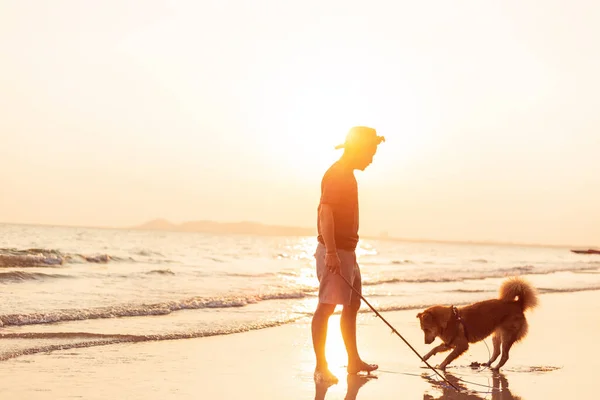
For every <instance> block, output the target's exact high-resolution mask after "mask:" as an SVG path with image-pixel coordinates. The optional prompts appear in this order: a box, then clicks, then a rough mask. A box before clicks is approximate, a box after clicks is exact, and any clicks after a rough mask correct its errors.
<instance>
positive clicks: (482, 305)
mask: <svg viewBox="0 0 600 400" xmlns="http://www.w3.org/2000/svg"><path fill="white" fill-rule="evenodd" d="M537 303H538V299H537V293H536V290H535V289H534V288H533V287H532V286H531V285H530V284H529V283H528V282H527V281H526V280H524V279H522V278H518V277H514V278H509V279H507V280H505V281H504V282H503V283H502V286H501V287H500V291H499V298H498V299H492V300H485V301H480V302H477V303H473V304H471V305H468V306H465V307H460V308H456V307H454V306H433V307H429V308H428V309H426V310H425V311H423V312H421V313H419V314H418V315H417V318H419V320H420V322H421V329H422V330H423V332H424V334H425V344H431V343H433V341H434V340H435V338H436V337H439V338H440V339H442V341H443V343H442V344H440V345H439V346H436V347H435V348H433V349H432V350H431V351H430V352H429V353H427V354H426V355H425V357H423V359H425V360H427V359H428V358H429V357H431V356H433V355H435V354H437V353H439V352H441V351H448V350H450V349H453V350H452V352H451V353H450V354H449V355H448V357H446V359H445V360H444V361H443V362H442V363H441V364H440V365H439V368H440V369H445V368H446V366H447V365H448V364H450V363H451V362H452V361H453V360H454V359H456V358H457V357H459V356H460V355H462V354H463V353H464V352H465V351H467V350H468V348H469V343H475V342H479V341H480V340H483V339H485V338H487V337H488V336H489V335H491V334H492V333H493V334H494V337H493V343H494V353H493V354H492V357H491V358H490V360H489V361H488V362H487V363H486V364H485V365H487V366H488V367H489V366H491V365H492V363H493V362H494V361H496V359H497V358H498V356H499V355H500V347H501V346H502V357H501V358H500V361H499V362H498V364H497V365H496V366H495V367H494V368H492V369H493V370H496V371H497V370H499V369H500V368H501V367H502V366H503V365H504V364H505V363H506V361H507V360H508V352H509V351H510V348H511V346H512V345H513V344H514V343H515V342H517V341H519V340H522V339H523V338H524V337H525V336H526V335H527V320H526V319H525V315H524V312H525V311H526V310H528V309H532V308H534V307H535V306H537Z"/></svg>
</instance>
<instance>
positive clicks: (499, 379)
mask: <svg viewBox="0 0 600 400" xmlns="http://www.w3.org/2000/svg"><path fill="white" fill-rule="evenodd" d="M445 377H446V379H448V381H449V382H450V383H452V384H453V385H454V386H456V387H457V388H459V389H460V390H461V391H460V392H457V391H456V390H454V389H453V388H451V387H450V386H449V385H447V384H445V383H444V382H442V381H440V380H439V379H434V378H432V377H431V375H423V379H425V380H426V381H428V382H429V383H430V384H431V385H432V386H433V387H435V388H436V389H439V390H441V391H442V394H441V395H440V396H437V397H434V396H432V395H431V394H428V393H425V394H423V400H483V399H490V396H491V400H523V399H522V398H521V397H519V396H515V395H513V394H512V393H511V392H510V389H509V388H508V380H507V379H506V376H504V374H502V373H500V372H494V373H493V375H492V384H491V387H484V386H478V387H477V388H476V389H474V388H473V387H471V390H469V389H468V388H467V387H466V386H465V385H464V383H463V382H464V381H461V379H460V378H458V377H456V376H454V375H452V374H451V373H449V372H446V373H445Z"/></svg>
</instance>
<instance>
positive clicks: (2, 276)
mask: <svg viewBox="0 0 600 400" xmlns="http://www.w3.org/2000/svg"><path fill="white" fill-rule="evenodd" d="M65 278H67V279H68V278H73V277H72V276H70V275H62V274H45V273H42V272H25V271H10V272H0V283H1V282H7V281H31V280H45V279H65Z"/></svg>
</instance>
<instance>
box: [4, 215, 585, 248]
mask: <svg viewBox="0 0 600 400" xmlns="http://www.w3.org/2000/svg"><path fill="white" fill-rule="evenodd" d="M153 221H165V222H168V223H170V224H173V225H174V229H149V228H143V225H144V224H148V223H150V222H153ZM189 222H212V223H216V224H221V225H226V224H243V223H246V224H248V223H249V224H255V225H262V226H267V227H275V228H290V229H303V230H315V233H314V236H316V229H314V228H309V227H301V226H292V225H272V224H265V223H263V222H258V221H237V222H224V221H215V220H189V221H184V222H180V223H174V222H171V221H169V220H167V219H165V218H155V219H152V220H149V221H146V222H143V223H141V224H138V225H134V226H100V225H86V224H83V225H69V224H48V223H26V222H2V221H0V225H25V226H43V227H55V228H88V229H107V230H140V231H143V230H146V231H167V232H182V233H202V231H184V230H178V229H176V228H177V226H179V225H183V224H185V223H189ZM204 233H215V234H216V233H219V234H227V233H226V232H204ZM231 234H238V235H243V234H245V233H238V232H232V233H231ZM246 234H248V235H257V236H312V235H285V234H272V235H264V234H260V233H246ZM360 238H361V239H371V240H388V241H397V242H419V243H447V244H471V245H498V246H524V247H552V248H569V249H570V248H573V249H576V248H586V247H587V248H588V249H592V248H594V246H592V245H573V244H543V243H526V242H506V241H493V240H470V239H463V240H454V239H439V238H407V237H397V236H381V235H369V234H365V235H360Z"/></svg>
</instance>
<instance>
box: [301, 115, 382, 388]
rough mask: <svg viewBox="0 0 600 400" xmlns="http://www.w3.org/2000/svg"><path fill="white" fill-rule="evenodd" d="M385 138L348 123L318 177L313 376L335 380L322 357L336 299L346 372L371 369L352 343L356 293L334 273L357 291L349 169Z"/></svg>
mask: <svg viewBox="0 0 600 400" xmlns="http://www.w3.org/2000/svg"><path fill="white" fill-rule="evenodd" d="M383 141H385V138H384V137H382V136H377V132H376V131H375V129H373V128H368V127H364V126H358V127H354V128H352V129H350V131H349V132H348V135H347V137H346V142H345V143H344V144H342V145H339V146H337V147H336V149H339V148H343V149H344V154H343V155H342V156H341V157H340V159H339V160H338V161H336V162H335V163H334V164H333V165H332V166H331V167H330V168H329V169H328V170H327V172H325V175H324V176H323V179H322V181H321V200H320V202H319V207H318V219H317V230H318V238H317V239H318V241H319V243H318V245H317V250H316V252H315V258H316V264H317V277H318V279H319V304H318V306H317V310H316V311H315V313H314V315H313V319H312V338H313V347H314V350H315V355H316V358H317V366H316V369H315V379H318V380H321V381H328V382H331V383H337V381H338V379H337V378H336V377H335V376H334V375H333V374H332V373H331V371H329V367H328V365H327V360H326V358H325V343H326V339H327V325H328V322H329V317H330V316H331V314H333V312H334V310H335V307H336V305H338V304H341V305H342V306H343V309H342V316H341V319H340V328H341V331H342V337H343V339H344V344H345V346H346V352H347V354H348V367H347V371H348V373H349V374H356V373H358V372H361V371H365V372H371V371H373V370H375V369H377V368H378V366H377V365H374V364H367V363H365V362H364V361H363V360H362V359H361V358H360V356H359V354H358V349H357V346H356V315H357V313H358V309H359V308H360V297H359V296H358V295H357V294H356V293H355V292H354V290H352V288H351V287H349V285H348V284H347V283H346V282H345V281H344V279H343V278H342V277H341V276H340V275H342V276H343V277H345V278H346V279H347V280H348V282H350V283H351V284H352V286H353V287H354V288H355V289H356V290H357V291H358V292H359V293H362V291H361V289H362V285H361V276H360V269H359V266H358V263H357V262H356V252H355V250H356V246H357V244H358V186H357V183H356V178H355V177H354V171H355V170H360V171H363V170H365V168H367V167H368V166H369V165H370V164H371V162H373V157H374V156H375V153H376V152H377V146H378V145H379V144H380V143H381V142H383Z"/></svg>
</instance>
